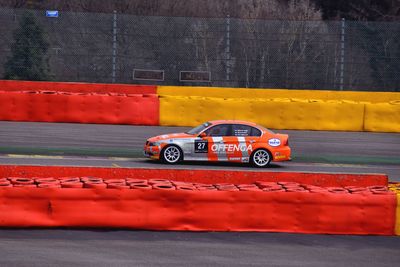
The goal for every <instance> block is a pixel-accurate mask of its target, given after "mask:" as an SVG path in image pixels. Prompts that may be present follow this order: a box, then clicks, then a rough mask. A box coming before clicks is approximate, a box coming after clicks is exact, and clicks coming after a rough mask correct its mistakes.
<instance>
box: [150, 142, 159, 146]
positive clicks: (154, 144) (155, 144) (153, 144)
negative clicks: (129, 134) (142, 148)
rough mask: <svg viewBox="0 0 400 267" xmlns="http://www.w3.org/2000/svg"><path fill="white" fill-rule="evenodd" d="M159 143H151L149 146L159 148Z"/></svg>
mask: <svg viewBox="0 0 400 267" xmlns="http://www.w3.org/2000/svg"><path fill="white" fill-rule="evenodd" d="M159 145H160V143H159V142H149V146H159Z"/></svg>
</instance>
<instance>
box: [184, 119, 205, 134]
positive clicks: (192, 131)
mask: <svg viewBox="0 0 400 267" xmlns="http://www.w3.org/2000/svg"><path fill="white" fill-rule="evenodd" d="M210 125H211V123H209V122H206V123H203V124H201V125H199V126H197V127H194V128H193V129H191V130H189V131H187V132H186V133H187V134H199V133H201V132H202V131H203V130H204V129H205V128H207V127H208V126H210Z"/></svg>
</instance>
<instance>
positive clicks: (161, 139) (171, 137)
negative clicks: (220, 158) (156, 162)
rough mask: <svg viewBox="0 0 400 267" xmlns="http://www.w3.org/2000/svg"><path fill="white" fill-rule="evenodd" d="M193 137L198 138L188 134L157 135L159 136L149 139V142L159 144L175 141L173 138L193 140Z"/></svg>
mask: <svg viewBox="0 0 400 267" xmlns="http://www.w3.org/2000/svg"><path fill="white" fill-rule="evenodd" d="M193 137H196V136H195V135H192V134H187V133H172V134H162V135H157V136H154V137H151V138H149V139H148V141H150V142H157V141H163V140H167V139H173V138H193Z"/></svg>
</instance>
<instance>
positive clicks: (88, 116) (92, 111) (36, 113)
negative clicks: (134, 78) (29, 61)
mask: <svg viewBox="0 0 400 267" xmlns="http://www.w3.org/2000/svg"><path fill="white" fill-rule="evenodd" d="M0 103H1V104H0V120H6V121H7V120H8V121H40V122H78V123H106V124H133V125H158V124H159V100H158V96H157V95H156V94H147V95H143V94H127V95H126V94H123V95H110V94H100V93H95V94H89V93H86V94H83V93H57V92H54V91H53V92H39V91H25V92H1V93H0Z"/></svg>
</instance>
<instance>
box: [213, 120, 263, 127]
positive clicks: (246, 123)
mask: <svg viewBox="0 0 400 267" xmlns="http://www.w3.org/2000/svg"><path fill="white" fill-rule="evenodd" d="M209 123H211V124H212V125H216V124H236V123H237V124H245V125H249V126H257V124H255V123H254V122H249V121H241V120H215V121H209Z"/></svg>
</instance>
